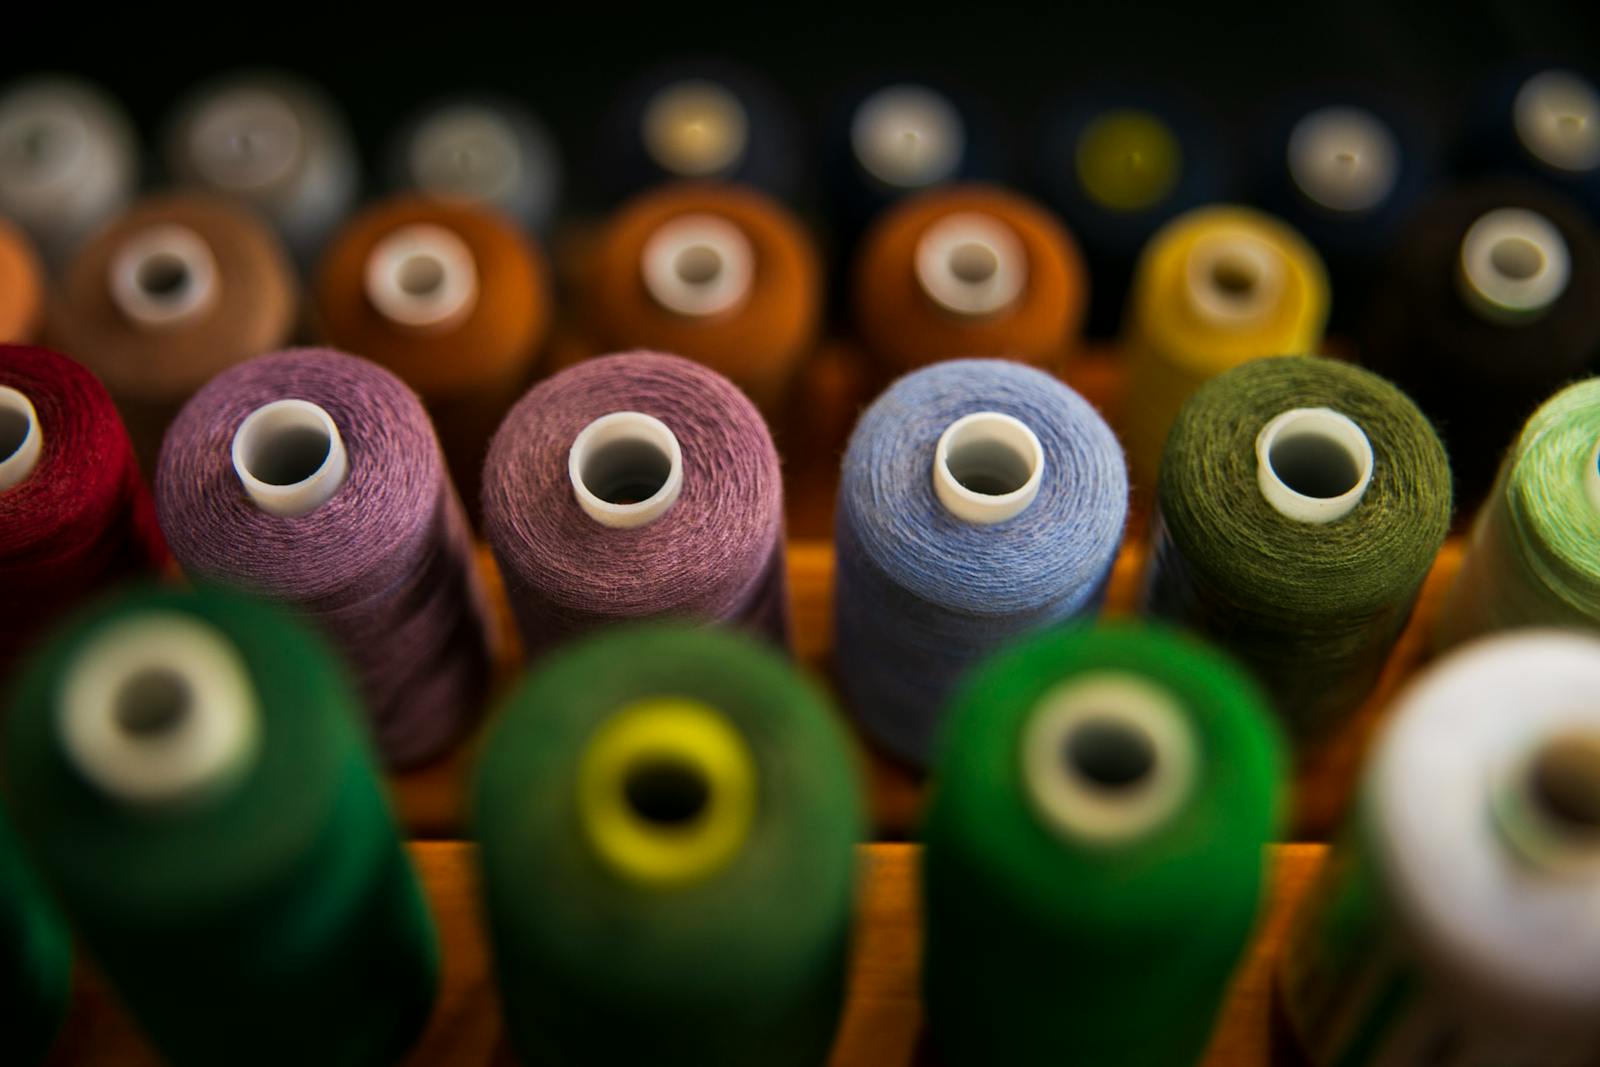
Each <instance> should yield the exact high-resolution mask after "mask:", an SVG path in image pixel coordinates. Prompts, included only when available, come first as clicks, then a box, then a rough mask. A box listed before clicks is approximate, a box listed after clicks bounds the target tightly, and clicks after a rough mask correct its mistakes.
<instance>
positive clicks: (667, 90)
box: [595, 61, 803, 202]
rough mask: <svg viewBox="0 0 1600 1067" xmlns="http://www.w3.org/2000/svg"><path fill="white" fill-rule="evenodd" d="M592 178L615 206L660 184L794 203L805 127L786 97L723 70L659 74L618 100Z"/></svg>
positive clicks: (694, 65) (745, 74)
mask: <svg viewBox="0 0 1600 1067" xmlns="http://www.w3.org/2000/svg"><path fill="white" fill-rule="evenodd" d="M598 149H599V159H598V161H597V164H596V167H595V174H596V176H597V177H598V178H599V181H600V187H601V189H602V191H603V192H604V193H605V195H606V196H607V198H608V199H609V200H611V201H612V202H618V201H622V200H625V199H627V198H630V197H633V196H635V195H637V194H639V193H641V192H644V191H645V190H647V189H649V188H651V187H653V186H656V185H660V184H663V183H671V182H681V181H717V182H731V183H737V184H740V185H747V186H750V187H752V188H754V189H759V190H761V191H762V192H763V193H765V194H767V195H768V196H772V197H775V198H777V199H779V200H789V199H792V198H794V197H795V196H796V195H798V194H799V192H800V190H801V182H802V173H803V172H802V169H801V158H802V152H801V147H800V133H799V123H798V120H797V119H796V117H795V115H794V114H793V112H792V110H791V109H790V106H789V103H788V101H786V100H785V99H784V98H783V95H782V93H781V92H780V91H779V90H778V89H777V87H776V86H774V85H773V84H772V83H771V82H769V81H768V80H767V79H766V78H764V77H762V76H761V75H760V74H759V73H757V72H756V71H753V70H749V69H746V68H744V67H741V66H738V65H736V64H732V63H726V62H722V61H694V62H686V61H675V62H671V63H666V64H662V65H660V66H657V67H654V68H652V69H650V70H648V71H646V72H644V73H643V74H641V75H640V76H639V77H638V78H636V79H634V80H633V81H632V82H630V83H629V84H628V85H626V86H625V87H624V88H623V89H622V91H621V92H619V93H618V94H617V97H616V99H615V100H614V101H613V103H612V105H611V107H610V109H609V111H608V112H607V114H606V117H605V119H604V120H603V122H602V123H601V127H600V131H599V143H598Z"/></svg>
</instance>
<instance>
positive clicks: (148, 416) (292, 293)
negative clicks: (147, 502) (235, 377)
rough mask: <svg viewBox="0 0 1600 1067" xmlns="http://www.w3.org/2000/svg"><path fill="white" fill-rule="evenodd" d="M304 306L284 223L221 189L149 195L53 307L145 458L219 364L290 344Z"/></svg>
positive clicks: (55, 324)
mask: <svg viewBox="0 0 1600 1067" xmlns="http://www.w3.org/2000/svg"><path fill="white" fill-rule="evenodd" d="M297 311H298V305H297V293H296V286H295V280H294V271H293V268H292V267H291V266H290V264H289V260H288V258H287V257H286V256H285V255H284V252H283V248H282V246H281V245H280V244H279V243H278V240H277V238H276V237H274V236H273V234H272V231H271V230H269V229H268V228H267V227H266V226H264V225H263V224H262V223H261V222H260V221H258V220H257V219H256V217H255V216H254V215H253V214H251V213H250V212H249V211H247V210H242V209H240V208H238V207H236V206H233V205H231V204H228V203H227V202H225V201H223V200H220V199H217V198H214V197H203V196H189V195H178V194H173V195H165V196H158V197H153V198H151V199H148V200H144V201H142V202H140V203H139V204H138V205H136V206H135V207H134V208H133V209H132V210H130V211H128V212H127V213H126V214H124V215H122V216H120V217H119V218H118V219H117V220H116V221H115V222H113V223H112V224H111V225H109V226H107V227H105V228H104V229H102V230H101V231H100V232H99V233H97V234H96V235H95V236H94V238H93V239H92V240H90V241H89V242H88V243H86V244H85V245H84V247H83V248H82V249H80V250H79V252H78V254H77V255H76V256H74V257H73V259H72V262H71V264H70V265H69V266H68V267H67V270H66V272H65V274H64V276H63V277H62V280H61V285H60V288H59V289H58V291H57V292H56V294H55V298H54V300H53V302H52V303H51V305H50V308H49V311H48V320H47V322H46V335H47V337H48V338H49V340H50V341H51V343H52V344H54V345H55V346H57V347H59V348H60V349H62V350H63V351H65V352H70V353H71V354H72V356H73V357H74V358H75V359H78V360H81V361H82V362H83V363H84V365H85V366H87V367H88V368H89V369H90V370H92V371H94V372H95V373H96V374H97V375H99V376H100V377H101V378H102V379H103V380H104V381H105V383H106V386H107V388H109V389H110V390H111V395H112V396H113V397H115V398H116V401H117V406H118V407H119V408H120V409H121V411H122V416H123V418H124V419H125V420H127V423H128V432H129V434H130V435H131V436H132V437H133V443H134V447H135V448H136V449H137V450H138V453H139V459H140V462H141V463H142V464H144V466H145V468H146V469H147V470H151V469H153V468H154V465H155V456H156V452H157V451H158V450H159V448H160V446H161V436H162V434H164V433H165V432H166V429H167V424H168V423H170V422H171V421H172V418H173V416H174V415H176V414H177V412H178V409H179V408H180V407H182V406H183V403H184V401H186V400H188V399H189V397H190V396H191V395H193V393H194V391H195V390H196V389H198V388H200V386H202V385H204V384H205V383H206V382H207V381H209V380H210V379H211V378H212V376H213V375H215V374H217V373H218V372H219V371H221V370H224V369H226V368H228V367H231V366H233V365H234V364H236V363H239V362H242V361H243V360H246V359H249V358H251V357H252V356H258V355H260V354H261V353H263V352H269V351H271V350H272V349H274V348H279V347H282V346H283V345H284V344H285V343H286V342H287V341H288V340H289V336H290V333H291V332H292V331H293V329H294V325H295V319H296V315H297Z"/></svg>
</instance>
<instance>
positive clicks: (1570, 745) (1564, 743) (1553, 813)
mask: <svg viewBox="0 0 1600 1067" xmlns="http://www.w3.org/2000/svg"><path fill="white" fill-rule="evenodd" d="M1528 791H1529V794H1530V795H1531V797H1532V799H1533V802H1534V804H1536V805H1537V806H1538V809H1539V811H1540V812H1542V813H1543V814H1544V815H1545V816H1546V818H1548V819H1549V821H1550V822H1551V824H1552V825H1554V826H1556V827H1558V828H1559V829H1560V830H1562V831H1563V832H1565V833H1567V834H1569V835H1571V836H1572V837H1576V838H1584V839H1586V840H1588V841H1589V842H1591V843H1597V842H1600V737H1594V736H1588V735H1582V736H1569V737H1563V738H1558V739H1556V740H1554V741H1551V742H1550V743H1548V744H1546V745H1545V746H1544V747H1543V748H1541V749H1540V751H1539V753H1538V754H1537V755H1536V756H1535V757H1534V760H1533V763H1532V765H1531V766H1530V767H1529V768H1528Z"/></svg>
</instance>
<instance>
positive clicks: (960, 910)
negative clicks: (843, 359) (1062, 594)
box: [923, 626, 1283, 1067]
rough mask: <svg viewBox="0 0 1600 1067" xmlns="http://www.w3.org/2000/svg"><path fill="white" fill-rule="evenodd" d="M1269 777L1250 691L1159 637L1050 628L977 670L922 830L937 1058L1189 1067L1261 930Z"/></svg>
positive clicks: (1273, 815)
mask: <svg viewBox="0 0 1600 1067" xmlns="http://www.w3.org/2000/svg"><path fill="white" fill-rule="evenodd" d="M1134 709H1142V710H1134ZM1162 722H1164V723H1165V726H1157V725H1156V723H1162ZM1057 728H1061V730H1062V732H1060V733H1055V731H1056V729H1057ZM1041 731H1042V732H1043V735H1044V736H1045V737H1047V738H1051V737H1052V735H1053V739H1054V740H1055V741H1056V742H1057V743H1056V744H1054V746H1053V747H1055V748H1056V754H1057V756H1058V759H1057V760H1056V761H1055V762H1054V763H1053V764H1052V763H1051V762H1050V761H1048V760H1037V759H1036V757H1037V753H1038V750H1039V747H1040V746H1039V744H1038V738H1039V736H1040V735H1041ZM1119 735H1120V736H1119ZM1047 747H1050V746H1047ZM1141 751H1142V756H1143V758H1141ZM1282 762H1283V761H1282V756H1281V751H1280V746H1279V743H1278V740H1277V736H1276V733H1275V730H1274V729H1273V726H1272V724H1271V722H1270V721H1269V717H1268V715H1267V710H1266V707H1265V705H1264V704H1263V702H1262V697H1261V695H1260V693H1259V691H1258V690H1257V688H1256V686H1255V684H1254V683H1253V682H1252V681H1251V680H1250V679H1249V678H1248V677H1246V676H1245V675H1244V673H1243V672H1242V671H1240V670H1239V669H1238V668H1236V667H1234V666H1233V665H1232V664H1231V663H1229V662H1228V661H1227V660H1226V659H1225V658H1224V657H1223V656H1222V655H1220V654H1218V653H1216V652H1215V651H1213V650H1211V649H1209V648H1207V647H1205V646H1203V645H1201V644H1200V643H1199V642H1196V641H1194V640H1192V639H1190V638H1187V637H1183V636H1180V635H1177V634H1175V633H1172V632H1169V631H1166V630H1164V629H1159V628H1153V627H1135V626H1105V627H1100V628H1095V629H1072V630H1065V631H1055V632H1052V633H1049V634H1046V635H1044V636H1041V637H1038V638H1035V639H1033V640H1031V641H1029V642H1027V643H1024V644H1022V645H1019V646H1016V647H1014V648H1012V649H1010V650H1009V651H1006V652H1002V653H1001V654H999V655H998V656H996V657H994V658H993V659H991V660H990V661H989V662H988V663H987V664H985V665H983V666H981V667H980V668H978V670H977V671H976V672H975V673H974V674H973V675H972V676H971V677H970V678H969V680H968V683H967V685H966V686H965V688H964V689H963V691H962V692H961V694H960V695H959V696H958V698H957V699H956V701H955V705H954V707H953V709H952V716H951V719H950V724H949V727H948V731H947V733H946V735H945V737H944V742H943V746H942V752H941V760H940V762H939V763H938V764H937V771H936V773H937V779H936V780H937V782H938V788H937V789H935V790H934V793H933V800H932V804H931V807H930V809H929V812H928V819H927V825H926V828H925V832H924V837H925V840H926V844H927V848H926V853H925V856H926V859H925V865H924V875H923V892H924V902H925V908H926V926H927V955H926V961H925V964H924V971H923V999H924V1003H925V1005H926V1008H927V1015H928V1024H929V1027H930V1029H931V1034H932V1037H933V1041H934V1044H935V1047H936V1053H937V1055H938V1057H939V1059H940V1062H942V1063H946V1064H950V1065H952V1067H968V1065H979V1064H1000V1063H1003V1064H1007V1065H1012V1067H1027V1065H1031V1064H1040V1065H1043V1064H1058V1063H1063V1062H1072V1063H1084V1064H1113V1063H1114V1064H1118V1065H1119V1067H1146V1065H1148V1067H1157V1065H1170V1064H1179V1063H1194V1062H1197V1061H1198V1059H1199V1057H1200V1055H1201V1053H1202V1052H1203V1051H1204V1049H1205V1045H1206V1042H1207V1039H1208V1038H1209V1036H1210V1032H1211V1028H1212V1024H1213V1021H1214V1019H1215V1016H1216V1013H1217V1009H1218V1008H1219V1006H1220V1005H1221V1003H1222V1000H1223V997H1224V994H1225V993H1226V991H1227V985H1228V980H1229V976H1230V975H1231V973H1232V971H1233V969H1234V966H1235V964H1236V963H1237V961H1238V959H1239V956H1240V954H1241V952H1242V951H1243V950H1244V948H1245V945H1246V943H1247V941H1248V939H1249V936H1250V933H1251V930H1252V928H1253V926H1254V923H1255V918H1256V912H1257V908H1258V905H1259V903H1260V900H1261V889H1262V873H1263V852H1262V850H1263V846H1264V845H1265V844H1266V843H1267V841H1268V840H1270V838H1271V837H1272V835H1273V832H1274V830H1275V829H1276V828H1277V825H1278V816H1279V812H1280V799H1281V791H1282V790H1281V784H1282V783H1281V779H1282ZM1050 772H1054V781H1052V780H1051V778H1050ZM1041 775H1043V777H1041ZM1041 794H1043V795H1044V796H1043V797H1042V796H1041ZM1051 794H1055V799H1054V800H1051V799H1048V796H1049V795H1051ZM1153 794H1154V800H1152V795H1153ZM1074 795H1077V796H1078V798H1079V799H1080V800H1082V799H1090V800H1091V801H1093V802H1091V803H1087V804H1084V803H1072V802H1071V798H1072V797H1073V796H1074ZM1063 797H1065V798H1067V799H1068V801H1069V802H1068V803H1066V804H1065V805H1063V804H1061V803H1060V801H1061V799H1062V798H1063ZM1041 799H1044V802H1043V803H1041ZM1119 808H1120V809H1128V808H1132V809H1134V812H1133V814H1132V815H1131V816H1126V817H1120V818H1119V816H1118V815H1117V813H1116V812H1117V809H1119Z"/></svg>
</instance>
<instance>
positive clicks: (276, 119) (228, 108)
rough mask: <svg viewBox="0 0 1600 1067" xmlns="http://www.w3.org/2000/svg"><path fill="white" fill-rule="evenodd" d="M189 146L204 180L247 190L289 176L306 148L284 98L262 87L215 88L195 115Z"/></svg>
mask: <svg viewBox="0 0 1600 1067" xmlns="http://www.w3.org/2000/svg"><path fill="white" fill-rule="evenodd" d="M189 152H190V155H191V159H192V161H193V164H194V168H195V170H196V171H197V172H198V173H199V175H200V178H201V179H202V180H203V181H204V182H205V184H207V185H209V186H211V187H212V188H213V189H216V190H218V191H221V192H228V193H237V194H241V195H250V194H255V193H259V192H261V191H263V190H268V189H272V188H274V187H276V186H280V185H283V184H285V183H287V182H288V181H290V179H291V178H292V177H293V175H294V173H295V171H296V169H298V168H299V167H300V166H301V165H302V163H303V160H304V159H305V155H306V152H307V144H306V130H305V127H304V126H303V125H302V124H301V121H300V116H299V115H298V114H296V113H295V109H294V108H293V107H291V106H290V104H289V102H288V101H287V100H285V99H284V98H283V97H282V96H280V95H279V94H277V93H273V92H270V91H268V90H266V89H265V88H262V87H255V86H241V87H238V88H236V89H233V90H230V91H224V92H219V93H218V94H217V95H216V96H215V97H213V98H212V99H211V100H210V101H209V102H208V103H207V104H206V105H205V106H203V107H202V108H201V109H200V110H199V112H198V113H197V114H196V115H195V118H194V125H193V128H192V129H191V131H190V134H189Z"/></svg>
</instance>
